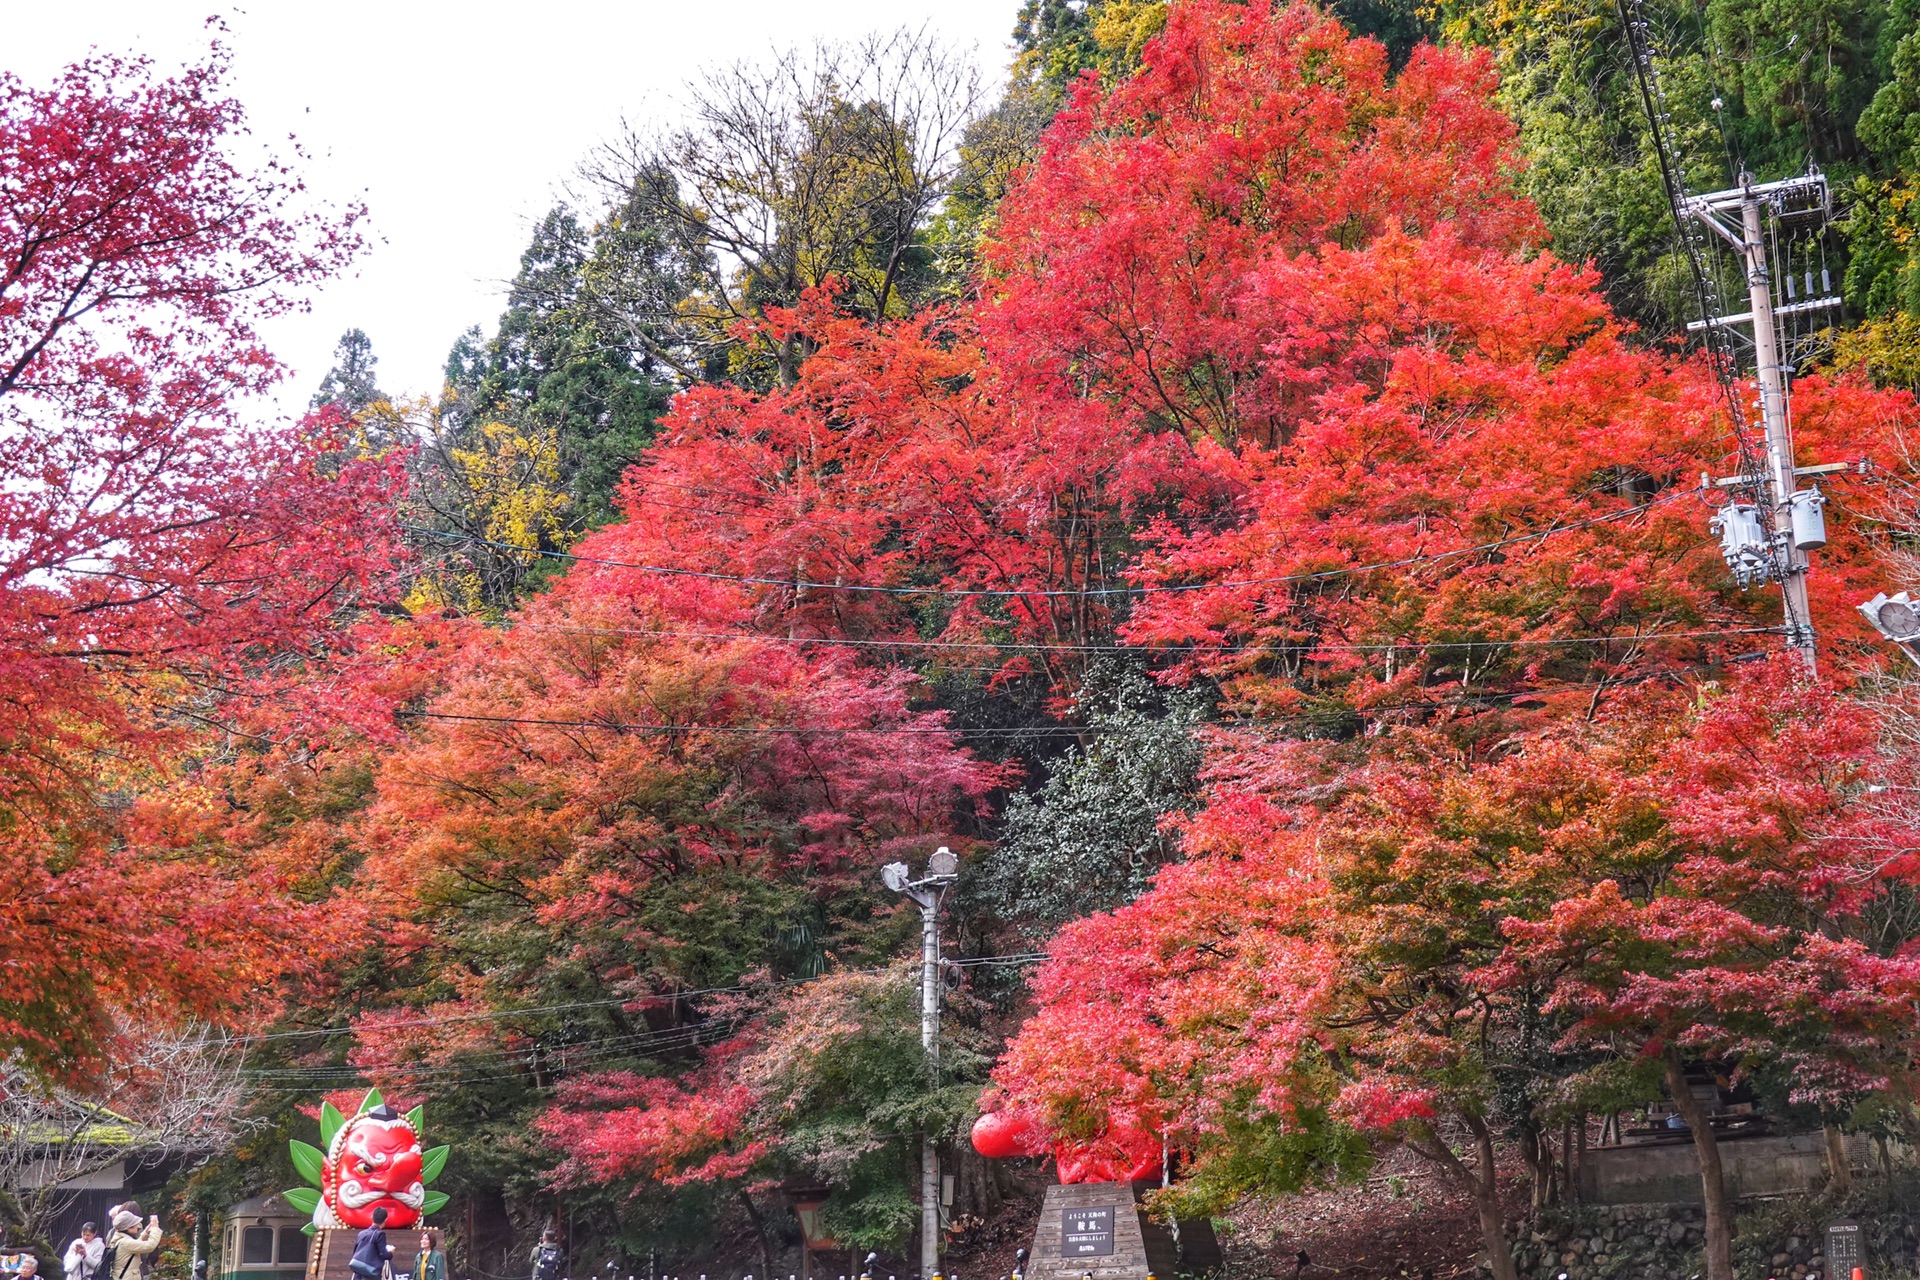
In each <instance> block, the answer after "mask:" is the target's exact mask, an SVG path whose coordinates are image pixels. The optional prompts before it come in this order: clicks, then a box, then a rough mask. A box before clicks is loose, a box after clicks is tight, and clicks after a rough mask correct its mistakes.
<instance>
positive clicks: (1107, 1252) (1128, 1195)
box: [1026, 1182, 1220, 1280]
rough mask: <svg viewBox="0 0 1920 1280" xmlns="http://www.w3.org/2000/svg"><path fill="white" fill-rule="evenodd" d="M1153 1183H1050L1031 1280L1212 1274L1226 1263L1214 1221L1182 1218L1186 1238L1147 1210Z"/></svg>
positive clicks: (1159, 1279)
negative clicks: (1143, 1199) (1142, 1202)
mask: <svg viewBox="0 0 1920 1280" xmlns="http://www.w3.org/2000/svg"><path fill="white" fill-rule="evenodd" d="M1150 1190H1152V1188H1151V1187H1147V1186H1141V1187H1138V1188H1135V1187H1134V1186H1133V1185H1131V1184H1129V1183H1125V1182H1082V1183H1075V1184H1074V1185H1072V1186H1053V1187H1048V1188H1047V1195H1046V1199H1045V1200H1044V1201H1043V1202H1042V1204H1041V1207H1040V1228H1039V1230H1038V1231H1036V1232H1034V1236H1033V1249H1032V1252H1031V1254H1030V1255H1029V1257H1028V1259H1027V1271H1026V1276H1027V1280H1078V1277H1080V1276H1088V1275H1090V1276H1092V1277H1093V1280H1146V1277H1148V1276H1153V1277H1155V1280H1173V1277H1174V1276H1175V1274H1176V1273H1178V1272H1183V1271H1184V1272H1200V1271H1210V1270H1212V1269H1213V1268H1215V1267H1218V1266H1219V1265H1220V1244H1219V1241H1217V1240H1216V1239H1214V1235H1213V1224H1212V1223H1210V1222H1206V1221H1204V1220H1203V1221H1198V1222H1182V1223H1181V1224H1180V1230H1179V1243H1178V1245H1177V1246H1176V1244H1175V1242H1174V1232H1173V1230H1172V1229H1171V1228H1169V1227H1166V1226H1163V1225H1161V1224H1160V1223H1157V1222H1154V1221H1153V1220H1152V1219H1151V1218H1149V1217H1147V1215H1146V1212H1145V1210H1143V1209H1142V1208H1141V1207H1140V1200H1141V1197H1142V1196H1144V1195H1145V1194H1146V1193H1147V1192H1148V1191H1150Z"/></svg>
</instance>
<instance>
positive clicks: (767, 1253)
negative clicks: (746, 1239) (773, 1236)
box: [740, 1187, 773, 1280]
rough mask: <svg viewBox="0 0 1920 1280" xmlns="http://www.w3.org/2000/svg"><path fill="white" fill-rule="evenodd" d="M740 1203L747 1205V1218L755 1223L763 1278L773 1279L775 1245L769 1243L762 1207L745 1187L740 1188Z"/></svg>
mask: <svg viewBox="0 0 1920 1280" xmlns="http://www.w3.org/2000/svg"><path fill="white" fill-rule="evenodd" d="M740 1203H741V1204H743V1205H745V1206H746V1207H747V1220H748V1221H749V1222H751V1223H753V1238H754V1239H755V1240H757V1241H759V1242H760V1275H761V1277H762V1280H773V1246H772V1245H770V1244H768V1243H767V1224H766V1222H765V1220H764V1219H762V1218H761V1217H760V1207H759V1206H758V1205H756V1204H754V1202H753V1197H752V1196H750V1195H748V1194H747V1189H746V1188H745V1187H742V1188H740Z"/></svg>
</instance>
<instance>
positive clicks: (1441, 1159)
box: [1407, 1116, 1520, 1280]
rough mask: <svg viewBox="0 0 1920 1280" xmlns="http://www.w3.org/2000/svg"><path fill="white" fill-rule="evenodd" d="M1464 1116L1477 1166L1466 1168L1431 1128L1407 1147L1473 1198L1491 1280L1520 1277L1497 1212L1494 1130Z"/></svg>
mask: <svg viewBox="0 0 1920 1280" xmlns="http://www.w3.org/2000/svg"><path fill="white" fill-rule="evenodd" d="M1463 1119H1464V1120H1465V1121H1466V1125H1467V1128H1468V1129H1470V1130H1471V1131H1472V1132H1473V1139H1474V1153H1475V1159H1476V1165H1477V1167H1474V1168H1469V1167H1468V1166H1467V1163H1466V1162H1465V1161H1464V1160H1462V1159H1461V1158H1460V1157H1459V1156H1457V1155H1455V1154H1454V1153H1453V1151H1452V1150H1451V1149H1450V1148H1448V1146H1447V1144H1446V1143H1445V1142H1444V1141H1442V1140H1441V1138H1440V1135H1439V1134H1437V1133H1435V1132H1434V1131H1433V1130H1431V1129H1428V1130H1426V1131H1425V1132H1424V1133H1421V1134H1420V1135H1419V1136H1418V1137H1415V1138H1409V1139H1408V1140H1407V1147H1408V1149H1409V1150H1411V1151H1412V1152H1413V1153H1414V1154H1415V1155H1418V1156H1421V1157H1422V1158H1424V1159H1425V1160H1427V1161H1428V1162H1429V1163H1431V1164H1434V1165H1437V1166H1439V1168H1440V1171H1441V1172H1442V1173H1443V1174H1445V1175H1446V1176H1447V1177H1448V1178H1450V1179H1452V1180H1453V1182H1454V1183H1456V1184H1457V1185H1458V1186H1459V1187H1460V1188H1461V1189H1462V1190H1463V1191H1465V1192H1467V1194H1469V1195H1471V1196H1472V1197H1473V1211H1474V1216H1475V1217H1476V1218H1477V1219H1478V1220H1479V1222H1480V1242H1481V1243H1482V1244H1483V1245H1485V1246H1486V1250H1487V1263H1488V1265H1489V1267H1490V1268H1491V1269H1492V1271H1493V1280H1520V1273H1519V1272H1518V1271H1516V1270H1515V1269H1514V1265H1513V1251H1512V1250H1511V1249H1509V1248H1508V1247H1507V1224H1506V1222H1505V1221H1504V1219H1503V1215H1502V1214H1501V1212H1500V1184H1499V1173H1500V1171H1499V1169H1498V1167H1496V1166H1495V1164H1494V1162H1493V1131H1492V1130H1491V1129H1489V1128H1487V1122H1486V1121H1485V1120H1482V1119H1481V1118H1480V1117H1478V1116H1466V1117H1463Z"/></svg>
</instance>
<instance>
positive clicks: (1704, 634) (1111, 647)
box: [503, 621, 1783, 670]
mask: <svg viewBox="0 0 1920 1280" xmlns="http://www.w3.org/2000/svg"><path fill="white" fill-rule="evenodd" d="M503 630H505V631H519V630H527V631H550V632H554V633H556V634H560V635H590V636H592V635H600V636H640V637H643V638H649V637H658V638H660V639H663V640H723V641H726V640H753V641H764V642H766V643H768V644H792V645H826V646H828V647H832V648H849V649H931V650H935V651H950V650H951V651H968V652H981V651H984V652H995V653H999V652H1006V651H1010V650H1011V651H1015V652H1020V651H1027V650H1035V651H1039V652H1043V653H1137V654H1142V655H1152V654H1162V653H1200V654H1236V653H1264V652H1268V651H1270V650H1273V649H1284V648H1301V649H1310V650H1312V651H1314V652H1316V653H1318V652H1327V653H1385V652H1387V651H1389V650H1392V651H1395V652H1405V651H1408V650H1420V651H1422V652H1425V651H1429V650H1434V649H1502V648H1541V647H1552V646H1559V645H1583V644H1598V645H1607V644H1621V645H1629V644H1646V643H1650V642H1654V641H1664V640H1698V639H1713V638H1719V637H1722V636H1743V635H1777V634H1779V633H1780V632H1781V631H1782V630H1783V628H1781V627H1716V628H1712V629H1709V630H1703V631H1642V632H1632V633H1625V634H1620V635H1598V636H1540V637H1517V638H1514V639H1510V640H1379V641H1371V642H1368V643H1365V644H1355V643H1346V642H1334V641H1319V640H1314V639H1311V638H1308V639H1301V640H1269V641H1264V642H1260V643H1254V644H1170V645H1160V644H1152V643H1141V644H1063V643H1054V642H1046V641H1037V640H1035V641H1028V640H1004V641H1001V640H913V639H900V640H874V639H840V638H835V637H833V636H781V635H768V634H766V633H763V632H755V631H675V630H668V629H665V628H653V627H587V626H557V625H553V624H549V623H539V622H522V621H514V622H512V623H510V624H508V625H507V626H506V627H504V628H503ZM973 669H975V670H980V669H984V668H973Z"/></svg>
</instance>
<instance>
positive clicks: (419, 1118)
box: [407, 1102, 427, 1138]
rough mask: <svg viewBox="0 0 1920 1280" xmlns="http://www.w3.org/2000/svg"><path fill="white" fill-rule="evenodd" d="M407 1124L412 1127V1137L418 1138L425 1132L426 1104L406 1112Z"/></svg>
mask: <svg viewBox="0 0 1920 1280" xmlns="http://www.w3.org/2000/svg"><path fill="white" fill-rule="evenodd" d="M407 1123H408V1124H410V1125H412V1126H413V1136H414V1137H416V1138H417V1137H419V1136H420V1135H421V1134H423V1133H425V1132H426V1131H427V1104H426V1103H424V1102H423V1103H421V1104H420V1105H419V1106H417V1107H415V1108H414V1109H413V1110H411V1111H409V1112H407Z"/></svg>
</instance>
